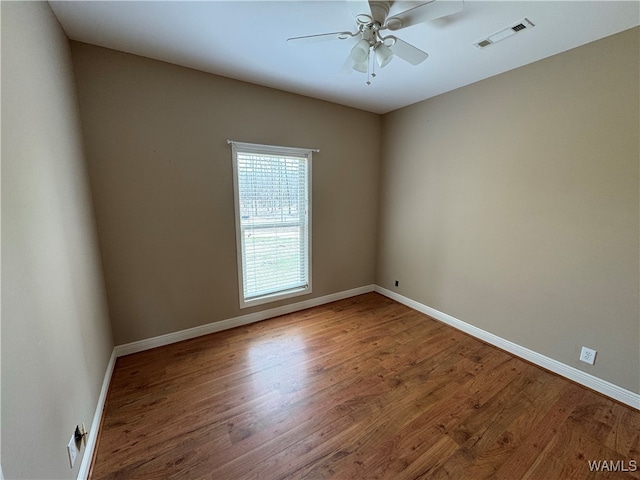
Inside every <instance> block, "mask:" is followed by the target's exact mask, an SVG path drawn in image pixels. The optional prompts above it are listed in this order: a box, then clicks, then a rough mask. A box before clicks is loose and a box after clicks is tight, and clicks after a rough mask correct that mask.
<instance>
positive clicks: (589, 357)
mask: <svg viewBox="0 0 640 480" xmlns="http://www.w3.org/2000/svg"><path fill="white" fill-rule="evenodd" d="M596 353H598V352H596V351H595V350H593V349H591V348H587V347H582V351H581V352H580V360H582V361H583V362H585V363H588V364H589V365H593V364H594V363H595V361H596Z"/></svg>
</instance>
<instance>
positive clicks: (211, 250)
mask: <svg viewBox="0 0 640 480" xmlns="http://www.w3.org/2000/svg"><path fill="white" fill-rule="evenodd" d="M72 54H73V61H74V68H75V72H76V79H77V84H78V95H79V99H80V111H81V116H82V121H83V128H84V133H85V141H86V148H87V160H88V164H89V171H90V175H91V181H92V185H93V198H94V203H95V208H96V218H97V223H98V231H99V234H100V242H101V247H102V255H103V259H104V271H105V279H106V284H107V293H108V298H109V306H110V313H111V319H112V324H113V330H114V337H115V341H116V343H117V344H122V343H127V342H131V341H135V340H140V339H145V338H149V337H153V336H157V335H161V334H165V333H169V332H175V331H178V330H182V329H186V328H190V327H194V326H198V325H203V324H207V323H210V322H215V321H219V320H223V319H227V318H232V317H236V316H238V315H242V314H245V313H251V312H253V311H256V309H265V308H271V307H274V306H278V305H282V304H283V303H293V302H300V301H302V300H304V299H306V298H313V297H318V296H323V295H327V294H331V293H335V292H340V291H343V290H347V289H351V288H355V287H360V286H363V285H370V284H372V283H373V281H374V274H375V234H376V221H377V207H376V201H377V200H376V199H377V186H378V168H379V151H380V145H379V138H380V123H381V119H380V117H379V116H378V115H374V114H371V113H366V112H362V111H358V110H354V109H351V108H347V107H342V106H338V105H334V104H330V103H327V102H322V101H319V100H313V99H310V98H307V97H302V96H298V95H293V94H290V93H285V92H282V91H277V90H272V89H269V88H265V87H260V86H256V85H252V84H248V83H243V82H239V81H236V80H231V79H227V78H222V77H218V76H214V75H210V74H206V73H202V72H198V71H195V70H190V69H187V68H183V67H179V66H175V65H170V64H167V63H163V62H159V61H155V60H150V59H146V58H142V57H138V56H133V55H129V54H124V53H119V52H116V51H113V50H107V49H103V48H99V47H95V46H90V45H86V44H81V43H73V42H72ZM227 139H233V140H239V141H244V142H253V143H264V144H272V145H286V146H297V147H313V148H319V149H320V153H319V154H314V157H313V162H314V163H313V191H312V193H313V242H312V243H313V293H312V294H311V295H310V296H303V297H296V298H294V299H291V300H288V301H283V302H279V303H275V304H269V305H265V306H261V307H254V308H249V309H243V310H240V309H239V303H238V280H237V278H238V277H237V275H238V274H237V269H236V265H237V264H236V252H235V223H234V207H233V185H232V170H231V150H230V147H229V146H228V145H227V143H226V140H227Z"/></svg>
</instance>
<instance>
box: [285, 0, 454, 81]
mask: <svg viewBox="0 0 640 480" xmlns="http://www.w3.org/2000/svg"><path fill="white" fill-rule="evenodd" d="M347 3H348V5H349V7H350V9H351V12H352V14H353V16H354V17H355V20H356V27H357V30H356V31H355V32H333V33H323V34H320V35H307V36H304V37H293V38H289V39H287V42H288V43H290V44H306V43H315V42H323V41H327V40H342V41H348V40H352V42H353V41H355V45H353V47H352V48H351V53H350V54H349V56H348V57H347V60H346V62H345V64H344V67H343V72H344V73H349V72H351V71H352V70H355V71H357V72H362V73H366V74H367V82H366V84H367V85H370V84H371V81H370V78H371V77H375V64H376V63H377V64H378V66H379V67H380V68H382V67H385V66H386V65H388V64H389V62H390V61H391V60H392V59H393V57H394V55H395V56H398V57H399V58H401V59H402V60H404V61H406V62H408V63H410V64H411V65H418V64H420V63H422V62H424V61H425V60H426V59H427V57H429V54H428V53H426V52H423V51H422V50H420V49H419V48H417V47H414V46H413V45H411V44H410V43H407V42H405V41H404V40H401V39H399V38H397V37H395V36H393V35H387V36H383V35H382V34H383V33H384V32H385V31H386V30H389V31H391V32H395V31H397V30H401V29H403V28H407V27H411V26H412V25H416V24H418V23H423V22H426V21H429V20H435V19H438V18H442V17H446V16H448V15H452V14H454V13H457V12H459V11H461V10H462V6H463V0H453V1H449V0H447V1H445V0H430V1H428V2H426V3H422V4H420V5H418V6H416V7H413V8H410V9H409V10H405V11H404V12H401V13H398V14H396V15H393V16H391V17H387V15H389V9H390V7H391V4H392V1H390V0H386V1H376V0H371V1H367V0H348V1H347ZM352 42H350V43H352Z"/></svg>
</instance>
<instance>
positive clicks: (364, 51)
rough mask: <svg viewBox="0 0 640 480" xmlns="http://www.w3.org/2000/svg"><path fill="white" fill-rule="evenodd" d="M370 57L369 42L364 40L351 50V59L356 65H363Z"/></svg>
mask: <svg viewBox="0 0 640 480" xmlns="http://www.w3.org/2000/svg"><path fill="white" fill-rule="evenodd" d="M368 57H369V42H367V41H366V40H365V39H364V38H363V39H362V40H360V41H358V43H356V44H355V45H354V46H353V48H352V49H351V59H352V60H353V61H354V62H355V63H363V62H366V61H367V58H368Z"/></svg>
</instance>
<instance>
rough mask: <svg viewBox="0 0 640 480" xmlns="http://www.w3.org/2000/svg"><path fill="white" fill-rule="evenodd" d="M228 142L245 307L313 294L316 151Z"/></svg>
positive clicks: (240, 283)
mask: <svg viewBox="0 0 640 480" xmlns="http://www.w3.org/2000/svg"><path fill="white" fill-rule="evenodd" d="M229 143H231V147H232V152H233V183H234V191H235V210H236V211H235V213H236V242H237V255H238V275H239V287H240V307H241V308H244V307H250V306H253V305H259V304H261V303H267V302H272V301H275V300H280V299H283V298H289V297H293V296H296V295H304V294H307V293H311V261H310V257H311V189H310V185H311V155H312V151H311V150H308V149H299V148H290V147H274V146H268V145H254V144H250V143H240V142H231V141H230V142H229Z"/></svg>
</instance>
